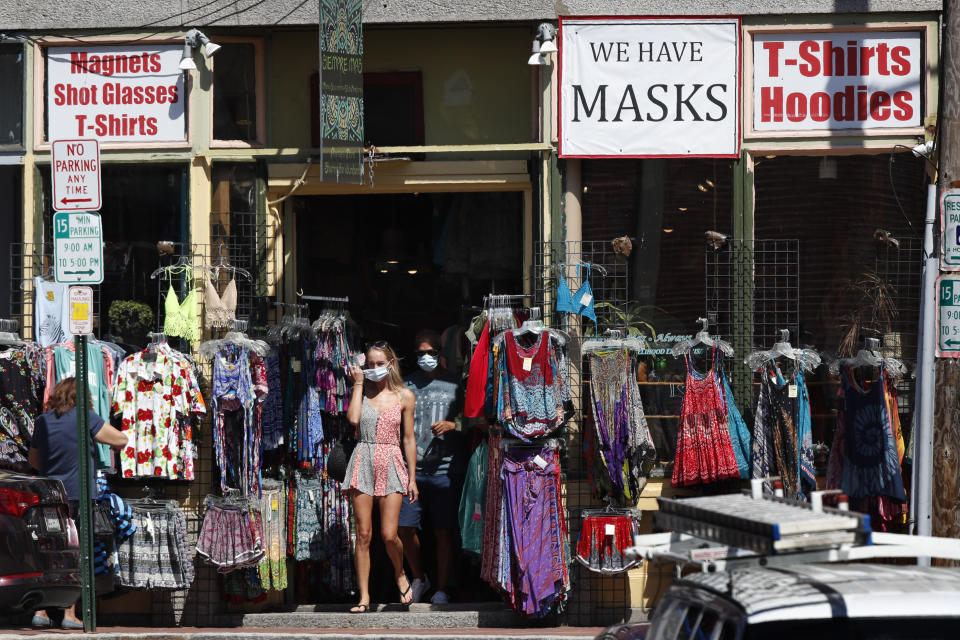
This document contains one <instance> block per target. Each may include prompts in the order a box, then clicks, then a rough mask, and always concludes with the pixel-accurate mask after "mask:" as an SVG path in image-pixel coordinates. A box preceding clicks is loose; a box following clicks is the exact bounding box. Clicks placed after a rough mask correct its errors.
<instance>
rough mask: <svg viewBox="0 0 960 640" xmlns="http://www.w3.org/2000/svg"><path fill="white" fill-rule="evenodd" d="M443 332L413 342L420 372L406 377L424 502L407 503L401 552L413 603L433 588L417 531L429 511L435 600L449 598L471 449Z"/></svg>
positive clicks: (402, 516)
mask: <svg viewBox="0 0 960 640" xmlns="http://www.w3.org/2000/svg"><path fill="white" fill-rule="evenodd" d="M440 342H441V341H440V335H439V334H438V333H437V332H436V331H431V330H423V331H420V332H419V333H418V334H417V337H416V339H415V340H414V349H415V350H416V356H417V367H418V368H417V370H416V371H414V372H413V373H411V374H410V375H408V376H407V377H406V378H404V382H405V383H406V385H407V388H408V389H410V390H411V391H413V395H414V396H415V397H416V400H417V405H416V409H415V411H414V419H413V429H414V433H415V434H416V438H417V485H419V488H420V500H419V501H417V502H414V503H410V502H408V501H407V500H404V501H403V506H402V507H401V509H400V530H399V533H400V538H401V540H403V554H404V556H405V557H406V559H407V562H408V563H409V565H410V571H411V573H412V574H413V578H414V580H413V582H412V585H413V601H414V602H419V601H420V599H421V598H422V597H423V594H424V593H425V592H426V591H427V590H428V589H429V588H430V581H429V580H428V579H427V577H426V576H425V575H424V572H423V567H422V565H421V563H420V537H419V535H418V534H417V531H418V530H419V529H420V526H421V517H422V515H423V514H424V512H426V515H427V517H428V518H429V520H430V523H431V525H432V529H433V533H434V535H435V536H436V540H437V575H436V576H435V577H436V579H437V584H436V587H437V591H436V593H434V595H433V598H432V599H431V602H432V603H434V604H446V603H447V602H449V597H448V596H447V592H446V589H447V586H448V583H449V579H450V569H451V566H452V565H453V561H454V553H455V547H456V537H457V529H458V528H459V523H458V521H457V517H458V513H459V508H460V493H461V491H462V490H463V478H464V474H465V473H466V464H467V455H466V454H467V447H466V442H465V439H464V437H463V433H461V432H460V431H459V430H458V426H457V423H458V421H459V420H460V416H461V413H462V410H463V392H462V388H461V386H460V381H459V378H458V377H457V376H455V375H453V374H451V373H449V372H447V371H446V370H445V369H444V368H443V367H441V366H440Z"/></svg>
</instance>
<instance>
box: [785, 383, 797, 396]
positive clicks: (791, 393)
mask: <svg viewBox="0 0 960 640" xmlns="http://www.w3.org/2000/svg"><path fill="white" fill-rule="evenodd" d="M787 395H788V396H789V397H791V398H796V397H797V385H795V384H792V385H790V386H789V387H787Z"/></svg>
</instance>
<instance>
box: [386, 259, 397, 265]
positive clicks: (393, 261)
mask: <svg viewBox="0 0 960 640" xmlns="http://www.w3.org/2000/svg"><path fill="white" fill-rule="evenodd" d="M387 264H400V261H399V260H387Z"/></svg>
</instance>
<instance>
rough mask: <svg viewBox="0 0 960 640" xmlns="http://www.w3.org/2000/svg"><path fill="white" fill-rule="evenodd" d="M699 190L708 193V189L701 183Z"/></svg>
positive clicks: (698, 186)
mask: <svg viewBox="0 0 960 640" xmlns="http://www.w3.org/2000/svg"><path fill="white" fill-rule="evenodd" d="M697 189H700V191H703V192H704V193H706V192H707V188H706V187H705V186H703V183H702V182H700V183H698V184H697Z"/></svg>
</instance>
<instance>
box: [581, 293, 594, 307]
mask: <svg viewBox="0 0 960 640" xmlns="http://www.w3.org/2000/svg"><path fill="white" fill-rule="evenodd" d="M592 300H593V296H592V295H590V294H589V293H585V294H583V295H582V296H580V304H582V305H583V306H587V305H588V304H590V302H591V301H592Z"/></svg>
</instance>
